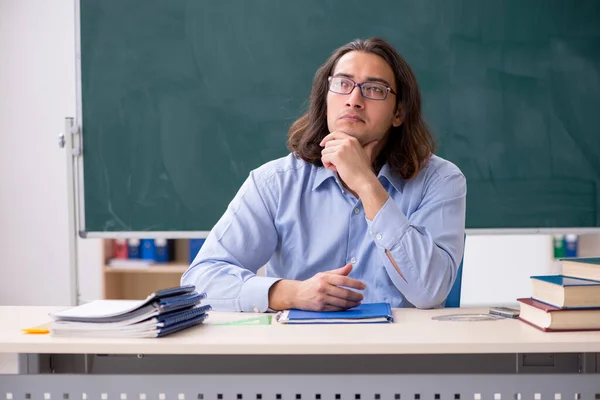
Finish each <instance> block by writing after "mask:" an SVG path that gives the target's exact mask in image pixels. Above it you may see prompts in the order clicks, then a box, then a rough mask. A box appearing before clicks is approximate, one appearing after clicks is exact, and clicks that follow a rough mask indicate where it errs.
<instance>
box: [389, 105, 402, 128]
mask: <svg viewBox="0 0 600 400" xmlns="http://www.w3.org/2000/svg"><path fill="white" fill-rule="evenodd" d="M402 122H404V113H403V112H402V108H400V107H398V108H397V109H396V112H395V113H394V119H393V120H392V126H394V127H395V128H397V127H399V126H400V125H402Z"/></svg>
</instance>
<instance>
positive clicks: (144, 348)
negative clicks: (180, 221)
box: [0, 307, 600, 400]
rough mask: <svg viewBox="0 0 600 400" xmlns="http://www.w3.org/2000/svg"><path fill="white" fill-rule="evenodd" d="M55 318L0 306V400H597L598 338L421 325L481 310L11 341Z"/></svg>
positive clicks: (509, 325) (497, 326) (231, 316)
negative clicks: (1, 362)
mask: <svg viewBox="0 0 600 400" xmlns="http://www.w3.org/2000/svg"><path fill="white" fill-rule="evenodd" d="M57 309H58V308H56V307H0V320H1V321H4V322H5V323H4V324H3V325H2V327H0V352H5V353H20V354H22V356H21V362H22V363H21V365H20V372H21V373H20V374H19V375H4V376H0V400H4V399H5V398H8V397H7V396H8V395H7V394H10V397H11V398H12V399H25V398H27V395H28V394H29V398H32V399H37V398H40V399H45V398H51V399H64V398H70V399H74V398H77V399H83V398H85V399H96V398H97V399H102V400H104V399H136V400H137V399H141V400H144V399H147V400H149V399H159V400H165V399H177V400H179V399H181V400H185V399H200V400H243V399H246V400H249V399H251V400H255V399H256V400H302V399H304V400H306V399H310V400H313V399H315V400H342V399H344V400H388V399H389V400H405V399H411V400H412V399H438V398H439V399H446V398H451V399H488V398H490V399H515V398H517V397H519V395H520V397H521V398H522V399H526V398H530V399H534V398H540V399H555V398H559V397H560V398H561V399H575V398H577V396H579V398H581V399H587V398H590V399H595V398H600V374H599V373H598V372H599V369H600V357H599V354H600V332H564V333H544V332H541V331H539V330H537V329H535V328H532V327H530V326H528V325H526V324H524V323H522V322H520V321H517V320H512V319H501V320H494V321H477V322H473V321H470V322H459V321H437V320H433V319H432V317H436V316H440V315H449V314H477V313H486V312H487V309H478V308H461V309H439V310H415V309H397V310H394V318H395V322H394V323H393V324H376V325H366V324H364V325H300V326H298V325H296V326H294V325H282V324H278V323H277V322H275V320H274V319H273V323H272V324H271V325H270V326H264V325H263V326H260V325H259V326H244V325H238V326H222V325H217V324H218V323H222V322H228V321H233V320H236V319H242V318H249V317H252V316H253V314H249V313H244V314H238V313H218V312H210V317H209V318H208V319H207V320H206V322H205V324H204V325H201V326H197V327H195V328H192V329H189V330H186V331H183V332H180V333H177V334H174V335H171V336H167V337H165V338H161V339H71V338H54V337H52V336H50V335H24V334H22V333H21V332H20V329H21V328H25V327H31V326H35V325H38V324H41V323H44V322H47V321H48V320H49V317H48V313H49V312H52V311H55V310H57ZM7 321H8V322H7ZM3 391H4V392H5V393H3ZM45 394H47V395H48V396H45ZM103 395H104V396H103ZM161 395H162V396H161Z"/></svg>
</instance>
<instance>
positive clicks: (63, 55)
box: [0, 0, 600, 305]
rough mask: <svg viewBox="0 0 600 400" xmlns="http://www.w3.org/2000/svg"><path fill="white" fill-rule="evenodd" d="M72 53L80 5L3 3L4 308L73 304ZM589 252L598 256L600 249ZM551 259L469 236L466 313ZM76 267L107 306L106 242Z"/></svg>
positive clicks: (530, 247)
mask: <svg viewBox="0 0 600 400" xmlns="http://www.w3.org/2000/svg"><path fill="white" fill-rule="evenodd" d="M74 46H75V43H74V1H73V0H0V138H1V139H2V142H1V143H2V144H1V146H0V188H1V191H0V305H8V304H23V305H27V304H38V305H45V304H60V305H66V304H69V301H70V294H69V259H68V231H67V215H68V210H67V185H66V159H65V154H64V150H61V149H59V148H58V146H57V135H58V133H59V132H61V131H62V130H63V124H64V118H65V117H74V116H75V68H74V65H75V64H74V63H75V56H74ZM9 143H10V144H9ZM582 243H583V244H584V245H585V246H587V248H586V249H582V254H583V253H585V254H586V255H590V254H593V255H598V254H600V240H598V239H586V240H585V241H582ZM551 255H552V247H551V240H550V238H549V237H548V236H542V235H531V236H469V237H468V238H467V247H466V253H465V261H464V282H463V304H465V305H476V304H490V303H512V302H514V300H515V299H516V298H517V297H520V296H528V295H529V280H528V277H529V275H532V274H538V273H546V272H552V271H553V270H555V268H556V264H555V263H553V262H552V259H551ZM78 259H79V268H80V293H81V298H82V299H83V300H84V301H85V300H91V299H95V298H100V297H101V270H100V269H101V244H100V241H99V240H97V239H84V240H79V257H78ZM50 280H52V283H50Z"/></svg>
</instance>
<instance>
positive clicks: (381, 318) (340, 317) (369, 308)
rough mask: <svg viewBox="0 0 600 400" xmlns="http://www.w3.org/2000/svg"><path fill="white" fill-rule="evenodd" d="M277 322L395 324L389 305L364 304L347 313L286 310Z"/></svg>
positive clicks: (281, 313) (346, 311)
mask: <svg viewBox="0 0 600 400" xmlns="http://www.w3.org/2000/svg"><path fill="white" fill-rule="evenodd" d="M277 321H278V322H281V323H284V324H356V323H363V324H367V323H389V322H394V317H393V315H392V308H391V307H390V304H389V303H363V304H361V305H359V306H358V307H354V308H351V309H348V310H345V311H328V312H318V311H302V310H296V309H291V310H286V311H283V312H280V313H278V315H277Z"/></svg>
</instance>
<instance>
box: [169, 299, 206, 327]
mask: <svg viewBox="0 0 600 400" xmlns="http://www.w3.org/2000/svg"><path fill="white" fill-rule="evenodd" d="M211 309H212V307H211V306H210V305H208V304H207V305H204V306H200V307H195V308H192V309H189V310H185V311H182V312H177V313H176V314H174V315H171V316H169V315H165V316H159V318H158V322H159V323H162V324H163V326H169V325H174V324H178V323H180V322H182V321H185V320H188V319H191V318H195V317H197V316H199V315H202V314H204V313H206V312H208V311H210V310H211Z"/></svg>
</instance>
